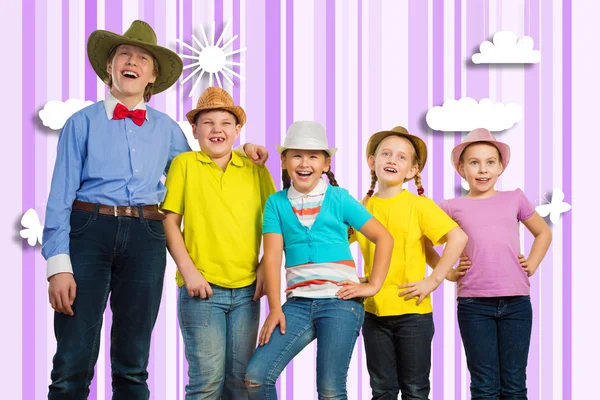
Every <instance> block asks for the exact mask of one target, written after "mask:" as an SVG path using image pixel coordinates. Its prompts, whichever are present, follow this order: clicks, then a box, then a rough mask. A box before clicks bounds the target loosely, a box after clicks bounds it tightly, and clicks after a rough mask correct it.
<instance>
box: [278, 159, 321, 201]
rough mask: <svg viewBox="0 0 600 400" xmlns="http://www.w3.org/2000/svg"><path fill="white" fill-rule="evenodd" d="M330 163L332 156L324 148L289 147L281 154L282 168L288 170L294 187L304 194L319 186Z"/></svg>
mask: <svg viewBox="0 0 600 400" xmlns="http://www.w3.org/2000/svg"><path fill="white" fill-rule="evenodd" d="M330 164H331V157H329V155H327V154H326V153H325V152H324V151H323V150H296V149H288V150H286V151H285V152H284V153H283V154H282V155H281V168H282V169H285V170H287V172H288V175H289V176H290V179H291V180H292V183H293V185H294V189H296V190H297V191H299V192H300V193H304V194H308V193H310V192H311V191H312V190H313V189H314V188H316V187H317V185H318V184H319V179H321V175H322V174H323V173H325V172H327V171H329V166H330Z"/></svg>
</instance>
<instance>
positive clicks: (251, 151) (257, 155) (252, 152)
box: [243, 143, 269, 165]
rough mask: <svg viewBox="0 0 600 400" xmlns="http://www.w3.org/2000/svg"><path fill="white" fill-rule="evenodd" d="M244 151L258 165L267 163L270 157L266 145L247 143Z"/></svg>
mask: <svg viewBox="0 0 600 400" xmlns="http://www.w3.org/2000/svg"><path fill="white" fill-rule="evenodd" d="M243 148H244V153H246V155H247V156H248V158H249V159H251V160H252V161H254V162H255V163H256V164H258V165H265V163H266V162H267V159H268V158H269V152H268V151H267V148H266V147H264V146H259V145H257V144H252V143H246V144H245V145H244V147H243Z"/></svg>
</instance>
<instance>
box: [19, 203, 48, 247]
mask: <svg viewBox="0 0 600 400" xmlns="http://www.w3.org/2000/svg"><path fill="white" fill-rule="evenodd" d="M21 225H22V226H23V228H25V229H21V232H19V234H20V235H21V237H22V238H23V239H27V244H29V245H30V246H35V245H36V242H40V244H42V233H43V232H44V225H42V223H41V222H40V217H38V214H37V212H36V211H35V210H34V209H33V208H30V209H29V210H27V211H25V214H23V217H22V218H21Z"/></svg>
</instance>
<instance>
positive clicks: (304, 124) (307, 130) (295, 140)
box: [277, 121, 337, 156]
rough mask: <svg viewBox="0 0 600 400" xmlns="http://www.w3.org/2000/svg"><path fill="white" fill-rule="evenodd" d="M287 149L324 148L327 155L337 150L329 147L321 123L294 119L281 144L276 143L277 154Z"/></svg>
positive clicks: (331, 154)
mask: <svg viewBox="0 0 600 400" xmlns="http://www.w3.org/2000/svg"><path fill="white" fill-rule="evenodd" d="M287 149H296V150H324V151H326V152H327V154H329V156H333V155H334V154H335V152H336V151H337V148H329V143H328V142H327V134H326V133H325V128H323V125H321V124H319V123H317V122H314V121H296V122H294V123H293V124H291V125H290V127H289V128H288V130H287V133H286V135H285V141H284V142H283V146H279V145H277V151H278V152H279V154H281V153H283V152H284V151H286V150H287Z"/></svg>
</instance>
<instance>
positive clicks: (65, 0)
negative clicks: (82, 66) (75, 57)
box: [61, 0, 71, 101]
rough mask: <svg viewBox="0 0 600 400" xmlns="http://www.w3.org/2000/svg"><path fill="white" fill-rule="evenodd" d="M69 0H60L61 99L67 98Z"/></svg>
mask: <svg viewBox="0 0 600 400" xmlns="http://www.w3.org/2000/svg"><path fill="white" fill-rule="evenodd" d="M70 23H71V21H70V19H69V0H62V48H61V51H62V66H61V68H62V101H66V100H68V99H69V76H70V75H69V72H70V71H69V55H70V52H69V25H70Z"/></svg>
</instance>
